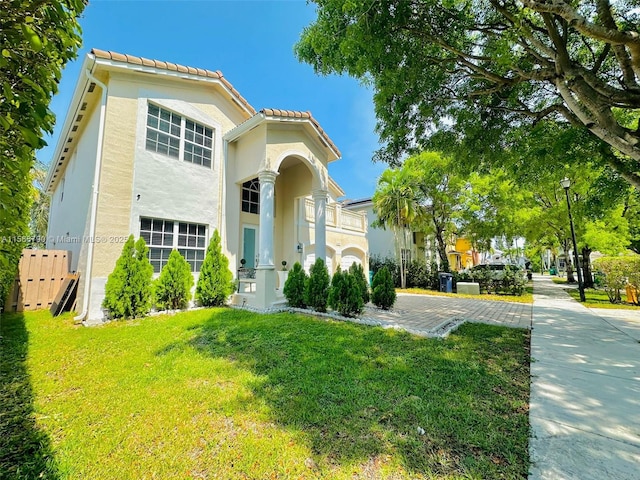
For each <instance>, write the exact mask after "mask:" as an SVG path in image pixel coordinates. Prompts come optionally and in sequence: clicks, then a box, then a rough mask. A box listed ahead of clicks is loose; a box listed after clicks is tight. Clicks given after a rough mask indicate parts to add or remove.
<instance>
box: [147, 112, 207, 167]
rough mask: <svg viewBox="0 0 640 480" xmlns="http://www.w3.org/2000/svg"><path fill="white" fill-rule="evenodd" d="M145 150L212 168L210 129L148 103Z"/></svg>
mask: <svg viewBox="0 0 640 480" xmlns="http://www.w3.org/2000/svg"><path fill="white" fill-rule="evenodd" d="M146 149H147V150H151V151H152V152H158V153H162V154H163V155H168V156H170V157H173V158H178V159H181V160H184V161H185V162H191V163H195V164H197V165H202V166H203V167H207V168H211V159H212V158H213V129H211V128H208V127H205V126H204V125H201V124H199V123H196V122H194V121H192V120H189V119H187V118H185V117H182V116H180V115H178V114H176V113H174V112H171V111H169V110H167V109H164V108H161V107H158V106H157V105H154V104H152V103H150V104H149V108H148V111H147V137H146Z"/></svg>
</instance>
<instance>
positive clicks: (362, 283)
mask: <svg viewBox="0 0 640 480" xmlns="http://www.w3.org/2000/svg"><path fill="white" fill-rule="evenodd" d="M349 273H350V274H351V275H353V278H354V280H355V281H356V284H357V286H358V288H360V295H361V296H362V304H363V305H366V304H367V303H369V282H367V277H366V276H365V274H364V267H363V266H362V265H359V264H357V263H356V262H353V263H352V264H351V266H350V267H349Z"/></svg>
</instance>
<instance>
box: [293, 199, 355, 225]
mask: <svg viewBox="0 0 640 480" xmlns="http://www.w3.org/2000/svg"><path fill="white" fill-rule="evenodd" d="M303 202H304V219H305V220H306V221H307V222H309V223H315V205H314V203H313V200H312V199H310V198H304V199H303ZM326 224H327V227H333V228H337V229H342V230H350V231H352V232H357V233H366V231H367V216H366V215H365V214H364V213H356V212H351V211H348V210H343V209H342V206H341V205H338V204H335V203H333V204H328V205H327V212H326Z"/></svg>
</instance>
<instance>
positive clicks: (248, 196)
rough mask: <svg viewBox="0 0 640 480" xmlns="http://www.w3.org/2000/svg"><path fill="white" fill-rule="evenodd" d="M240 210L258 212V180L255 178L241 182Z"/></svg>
mask: <svg viewBox="0 0 640 480" xmlns="http://www.w3.org/2000/svg"><path fill="white" fill-rule="evenodd" d="M242 211H243V212H249V213H260V181H259V180H258V179H257V178H254V179H253V180H249V181H248V182H244V183H243V184H242Z"/></svg>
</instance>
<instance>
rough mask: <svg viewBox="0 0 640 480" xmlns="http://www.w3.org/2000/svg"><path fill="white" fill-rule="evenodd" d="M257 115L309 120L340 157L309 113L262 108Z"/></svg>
mask: <svg viewBox="0 0 640 480" xmlns="http://www.w3.org/2000/svg"><path fill="white" fill-rule="evenodd" d="M259 113H262V114H264V115H266V116H268V117H283V118H305V119H309V121H310V122H311V123H312V124H313V126H314V127H316V129H317V130H318V133H320V136H321V137H322V140H323V141H324V142H326V144H327V145H328V146H329V148H331V149H332V150H334V151H335V152H336V154H337V156H338V157H341V156H342V154H341V153H340V150H339V149H338V147H336V145H335V143H333V142H332V141H331V139H330V138H329V135H327V133H326V132H325V131H324V129H323V128H322V127H321V126H320V124H319V123H318V121H317V120H316V119H315V118H313V115H311V112H299V111H297V110H280V109H278V108H263V109H262V110H260V112H259Z"/></svg>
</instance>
